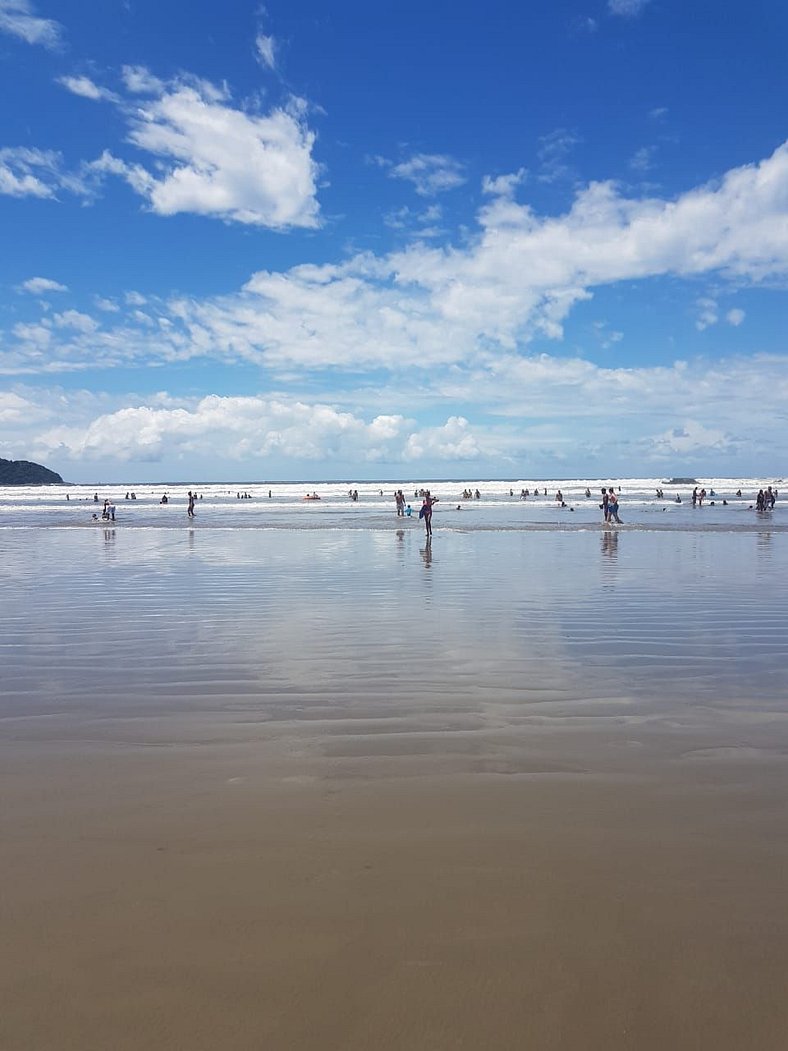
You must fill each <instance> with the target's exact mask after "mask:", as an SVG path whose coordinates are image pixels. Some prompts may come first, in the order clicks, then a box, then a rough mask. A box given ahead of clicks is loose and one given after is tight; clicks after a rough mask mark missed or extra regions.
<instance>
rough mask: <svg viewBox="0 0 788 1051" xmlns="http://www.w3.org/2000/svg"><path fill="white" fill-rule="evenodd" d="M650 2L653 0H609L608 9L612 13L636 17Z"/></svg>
mask: <svg viewBox="0 0 788 1051" xmlns="http://www.w3.org/2000/svg"><path fill="white" fill-rule="evenodd" d="M650 2H651V0H607V9H608V11H609V12H610V14H611V15H621V16H623V17H624V18H636V17H637V16H638V15H639V14H641V13H642V12H643V11H644V10H645V8H646V7H647V6H648V4H649V3H650Z"/></svg>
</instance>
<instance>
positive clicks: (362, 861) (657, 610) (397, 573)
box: [0, 516, 788, 1051]
mask: <svg viewBox="0 0 788 1051" xmlns="http://www.w3.org/2000/svg"><path fill="white" fill-rule="evenodd" d="M459 517H462V516H459ZM400 532H401V535H400V533H398V534H395V536H396V540H395V543H393V544H392V542H391V539H390V534H386V535H383V536H378V537H376V536H374V535H371V534H365V533H351V534H348V533H343V532H338V533H336V534H333V533H326V534H323V535H316V534H293V535H290V534H287V533H284V532H279V533H277V534H271V535H267V534H264V533H249V532H247V533H241V534H239V533H232V532H228V533H226V534H224V533H221V532H218V531H213V532H211V531H201V535H200V539H199V543H195V534H194V532H190V533H189V534H188V540H187V542H186V543H184V542H183V540H182V538H181V536H180V534H176V535H175V536H174V537H173V536H167V535H163V534H161V533H158V534H157V533H156V532H155V531H151V532H150V533H144V532H136V533H134V532H131V531H124V530H122V529H119V530H118V532H117V535H116V534H115V531H114V530H107V531H104V532H103V534H102V536H101V537H99V536H98V534H97V533H95V532H79V533H70V534H69V533H63V532H57V531H40V532H39V533H36V534H29V535H23V534H21V533H13V534H9V535H8V536H7V537H6V538H5V539H6V540H7V543H6V544H5V547H4V559H3V561H2V564H0V584H2V586H3V591H4V596H5V597H6V599H7V602H6V603H5V604H4V605H3V606H2V607H0V650H2V655H3V694H2V702H1V704H0V727H1V728H2V735H1V736H0V791H1V792H2V796H3V800H4V817H3V821H4V824H3V835H2V838H0V864H2V866H3V871H4V873H5V876H6V880H5V888H6V891H5V895H4V949H5V952H4V954H3V963H2V964H0V968H2V975H1V978H0V980H1V982H2V990H1V991H0V993H1V995H2V996H3V1002H4V1005H5V1007H4V1017H3V1021H2V1023H0V1024H2V1026H3V1047H4V1048H6V1047H7V1048H9V1049H13V1051H16V1049H22V1048H25V1049H27V1048H31V1047H33V1048H35V1049H36V1051H71V1049H74V1051H76V1049H79V1051H94V1049H95V1051H99V1049H101V1051H104V1049H106V1048H108V1047H111V1048H113V1049H119V1051H125V1049H129V1051H131V1049H134V1051H138V1049H139V1048H141V1047H144V1048H146V1051H148V1049H152V1051H159V1049H165V1048H171V1047H189V1048H195V1049H200V1048H206V1049H207V1048H215V1047H223V1046H232V1047H234V1048H240V1049H243V1051H246V1049H249V1051H251V1049H253V1048H255V1049H256V1048H260V1047H265V1048H268V1047H271V1048H287V1049H288V1051H291V1049H295V1051H300V1049H307V1048H310V1049H311V1048H314V1047H337V1048H340V1047H341V1048H342V1049H343V1051H345V1049H349V1051H362V1049H363V1051H368V1049H369V1048H371V1047H374V1048H381V1049H383V1051H387V1049H392V1051H393V1049H402V1048H408V1049H411V1048H413V1049H424V1051H427V1049H430V1051H449V1049H451V1051H454V1049H455V1048H458V1047H463V1046H468V1047H473V1048H476V1047H485V1046H489V1047H494V1048H496V1049H506V1051H508V1049H511V1051H520V1049H521V1048H523V1047H534V1048H539V1049H540V1051H542V1049H546V1051H558V1049H564V1048H568V1047H572V1048H574V1047H577V1048H589V1049H592V1051H593V1049H599V1051H602V1049H604V1051H611V1049H613V1051H616V1049H619V1048H620V1049H622V1051H623V1049H628V1048H637V1049H638V1051H641V1049H646V1051H651V1049H653V1051H664V1048H667V1047H676V1048H684V1047H686V1048H690V1047H691V1048H693V1049H695V1048H698V1049H701V1051H706V1049H707V1048H708V1049H709V1051H711V1049H712V1048H713V1049H714V1051H720V1049H722V1051H734V1049H736V1051H739V1049H740V1048H743V1047H757V1048H759V1049H762V1048H763V1049H766V1051H777V1049H778V1048H781V1047H782V1046H783V1041H784V1032H785V1027H786V1023H788V1006H787V1005H786V1000H785V997H784V996H783V991H782V985H783V977H784V974H785V973H786V966H788V919H786V915H785V910H784V890H785V884H784V872H785V868H786V863H787V862H788V858H787V857H786V853H788V848H786V847H785V846H784V844H786V843H788V835H787V834H788V813H786V809H785V807H784V805H783V803H784V798H785V793H786V790H788V701H787V700H786V697H787V696H788V690H786V686H787V685H788V682H787V681H786V670H785V669H786V657H788V641H787V640H788V633H787V632H786V627H788V596H786V594H785V593H784V589H780V588H772V589H768V592H767V593H765V592H764V587H763V583H764V579H769V580H772V579H774V580H779V579H782V577H783V576H784V574H785V570H786V568H788V553H787V552H786V550H785V548H784V546H783V545H780V544H778V543H771V544H764V543H761V542H760V540H759V542H758V543H757V544H755V545H753V543H752V537H751V535H748V534H743V535H734V534H708V535H698V534H693V535H684V536H676V535H670V534H667V533H663V534H651V535H648V534H636V533H632V534H628V535H627V537H626V538H625V539H624V540H620V539H619V535H618V533H617V532H615V531H613V530H609V531H605V532H604V533H603V534H602V535H601V537H599V536H597V535H595V534H594V533H593V532H589V533H587V534H583V533H574V534H570V533H564V534H548V533H544V534H537V533H531V534H525V533H509V534H507V533H500V534H492V533H491V534H483V533H477V534H475V535H465V534H462V533H456V534H449V533H448V532H443V531H442V532H441V533H440V535H439V538H438V539H437V540H436V542H435V543H436V545H439V547H436V551H437V553H438V556H439V557H436V558H435V559H434V561H433V555H432V547H433V545H432V544H431V543H427V542H425V541H424V539H423V533H420V534H419V535H416V534H411V531H409V530H405V531H404V532H402V531H400ZM108 533H111V536H108V535H107V534H108ZM97 549H98V550H97ZM102 550H103V551H105V552H108V553H111V557H106V558H102V557H101V554H100V552H101V551H102ZM720 567H724V570H723V571H721V569H720ZM425 569H428V570H429V572H428V573H425ZM42 578H43V579H46V580H47V581H48V586H47V587H46V588H42V587H41V584H40V582H41V579H42ZM613 587H614V588H615V603H612V602H611V589H612V588H613ZM425 595H427V596H428V597H429V602H430V610H429V615H424V612H423V610H422V609H421V607H420V602H421V601H422V600H423V599H424V597H425Z"/></svg>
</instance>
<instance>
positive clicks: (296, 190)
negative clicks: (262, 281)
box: [90, 67, 319, 230]
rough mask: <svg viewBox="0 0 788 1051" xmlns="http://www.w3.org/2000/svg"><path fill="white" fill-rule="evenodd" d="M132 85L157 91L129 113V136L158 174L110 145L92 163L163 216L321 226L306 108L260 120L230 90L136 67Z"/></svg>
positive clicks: (129, 79)
mask: <svg viewBox="0 0 788 1051" xmlns="http://www.w3.org/2000/svg"><path fill="white" fill-rule="evenodd" d="M124 78H125V83H126V86H127V88H128V89H129V90H130V91H135V92H137V93H140V94H153V95H154V97H153V98H152V99H150V100H148V101H146V102H145V103H144V104H142V105H139V106H137V107H135V108H134V109H133V110H132V111H131V112H130V113H129V118H128V119H129V122H130V133H129V141H130V142H132V143H133V144H134V145H135V146H137V147H138V148H139V149H141V150H143V151H145V152H147V153H149V154H152V155H153V156H154V157H155V158H156V165H155V167H154V169H153V170H152V171H149V170H147V169H146V168H144V167H143V166H142V165H140V164H132V163H129V162H127V161H124V160H123V159H119V158H117V157H114V156H113V155H112V154H110V153H109V152H108V151H105V153H104V154H103V155H102V156H101V157H100V158H99V159H98V160H97V161H95V162H93V164H92V165H91V166H90V167H91V171H92V172H94V173H100V174H114V175H120V176H121V177H123V178H125V179H126V181H127V182H128V183H129V185H130V186H131V187H132V189H133V190H134V191H135V192H136V193H138V194H140V195H142V196H143V197H145V198H146V199H147V201H148V204H149V207H150V208H151V210H152V211H153V212H155V213H157V214H158V215H176V214H178V213H180V212H191V213H195V214H199V215H206V216H213V217H216V218H220V219H224V220H226V221H232V222H237V223H243V224H247V225H252V226H265V227H270V228H272V229H276V230H285V229H288V228H290V227H306V228H310V227H316V226H318V225H319V206H318V203H317V198H316V192H317V190H316V179H317V171H318V169H317V165H316V163H315V161H314V160H313V158H312V148H313V146H314V141H315V135H314V133H313V132H312V131H310V130H309V128H308V127H307V126H306V124H305V123H304V119H303V115H302V110H303V107H302V106H301V105H300V104H296V103H295V102H294V105H293V107H292V111H290V110H286V109H281V108H279V109H274V110H272V111H271V112H270V113H269V114H268V115H267V116H254V115H250V114H248V113H245V112H243V111H242V110H240V109H235V108H233V106H232V105H231V104H230V102H229V99H228V97H227V92H226V91H225V90H224V89H219V88H217V87H216V86H215V85H212V84H209V83H208V82H206V81H200V80H197V79H195V78H188V79H187V78H183V79H182V80H180V81H178V82H176V83H174V84H172V85H169V86H165V85H163V84H162V83H161V81H158V80H157V79H156V78H153V77H151V76H150V75H148V74H147V71H146V70H144V69H141V68H139V67H134V68H131V67H127V68H126V69H125V70H124Z"/></svg>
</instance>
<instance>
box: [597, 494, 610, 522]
mask: <svg viewBox="0 0 788 1051" xmlns="http://www.w3.org/2000/svg"><path fill="white" fill-rule="evenodd" d="M608 507H609V500H608V495H607V489H605V488H603V489H602V503H601V504H600V505H599V509H600V510H601V512H602V517H603V518H604V520H605V522H609V521H610V513H609V511H608Z"/></svg>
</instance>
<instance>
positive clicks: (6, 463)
mask: <svg viewBox="0 0 788 1051" xmlns="http://www.w3.org/2000/svg"><path fill="white" fill-rule="evenodd" d="M62 484H63V479H62V478H61V477H60V475H59V474H56V473H55V472H54V471H50V470H49V468H48V467H42V466H41V464H40V463H31V462H30V460H3V459H2V458H0V485H62Z"/></svg>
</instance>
